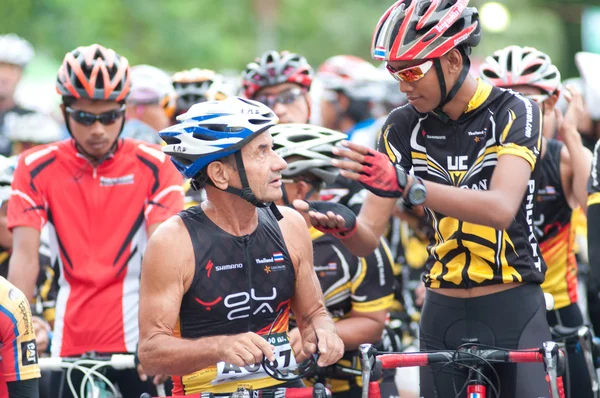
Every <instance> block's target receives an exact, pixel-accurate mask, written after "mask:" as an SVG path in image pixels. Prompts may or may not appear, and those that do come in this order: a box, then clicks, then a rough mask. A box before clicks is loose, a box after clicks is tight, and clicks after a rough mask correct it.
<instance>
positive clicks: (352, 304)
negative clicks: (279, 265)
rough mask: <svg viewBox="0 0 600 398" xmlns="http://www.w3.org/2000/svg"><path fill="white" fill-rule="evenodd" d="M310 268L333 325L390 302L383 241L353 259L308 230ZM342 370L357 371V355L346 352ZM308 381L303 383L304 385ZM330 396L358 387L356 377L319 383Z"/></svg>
mask: <svg viewBox="0 0 600 398" xmlns="http://www.w3.org/2000/svg"><path fill="white" fill-rule="evenodd" d="M310 235H311V238H312V240H313V251H314V267H315V272H316V274H317V276H318V278H319V282H320V283H321V288H322V290H323V295H324V297H325V306H326V307H327V310H328V311H329V312H330V313H331V316H332V317H333V319H334V321H336V322H337V321H339V320H341V319H345V318H347V317H348V316H350V315H351V313H352V312H354V313H356V312H376V311H381V310H387V309H388V308H389V307H390V305H391V304H392V301H393V299H394V275H393V272H392V257H391V253H390V250H389V247H388V246H387V244H386V242H385V240H383V239H382V240H381V242H380V244H379V247H378V248H377V249H376V250H375V251H374V252H373V254H371V255H370V256H368V257H366V258H360V257H356V256H354V255H353V254H352V253H351V252H350V251H349V250H348V249H347V248H346V247H345V246H344V245H343V244H342V242H341V241H340V240H339V239H338V238H335V237H334V236H332V235H329V234H323V233H322V232H320V231H317V230H316V229H314V228H311V230H310ZM338 363H339V364H340V365H342V366H346V367H351V368H355V369H359V368H360V366H359V365H360V364H359V360H358V351H357V350H353V351H346V352H345V353H344V356H343V357H342V359H341V360H340V361H339V362H338ZM311 380H313V381H314V379H310V378H309V380H307V382H308V384H310V383H311ZM319 381H321V382H324V383H325V384H326V387H328V388H329V389H331V391H332V392H342V391H348V390H349V389H350V388H351V387H353V386H357V385H358V386H360V377H358V378H352V379H351V380H349V379H344V380H341V379H331V378H326V379H325V380H319Z"/></svg>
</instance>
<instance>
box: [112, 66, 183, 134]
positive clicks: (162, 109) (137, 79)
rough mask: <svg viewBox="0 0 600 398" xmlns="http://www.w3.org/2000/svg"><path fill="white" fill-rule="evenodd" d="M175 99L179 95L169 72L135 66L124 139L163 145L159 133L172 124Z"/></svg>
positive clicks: (126, 114) (126, 112) (126, 113)
mask: <svg viewBox="0 0 600 398" xmlns="http://www.w3.org/2000/svg"><path fill="white" fill-rule="evenodd" d="M176 100H177V94H176V93H175V89H174V88H173V84H172V83H171V77H170V76H169V75H168V74H167V73H165V72H163V71H162V70H160V69H158V68H156V67H154V66H150V65H136V66H134V67H132V68H131V92H130V94H129V97H127V108H126V111H125V119H126V122H125V127H124V128H123V133H122V137H123V138H125V137H128V138H135V139H138V140H142V141H146V142H149V143H152V144H160V137H159V136H158V132H159V131H160V130H162V129H164V128H167V127H169V126H170V125H171V119H172V118H173V115H174V114H175V102H176Z"/></svg>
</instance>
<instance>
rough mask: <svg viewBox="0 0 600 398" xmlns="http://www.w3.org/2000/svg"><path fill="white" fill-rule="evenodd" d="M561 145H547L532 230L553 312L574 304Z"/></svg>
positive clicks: (571, 238) (554, 142)
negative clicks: (544, 272)
mask: <svg viewBox="0 0 600 398" xmlns="http://www.w3.org/2000/svg"><path fill="white" fill-rule="evenodd" d="M563 145H564V144H563V143H562V142H560V141H557V140H548V141H547V142H546V150H545V153H544V156H543V157H542V158H541V165H542V176H541V178H540V182H539V184H540V186H539V190H538V196H537V205H536V209H535V214H536V216H535V230H536V232H537V236H538V241H539V243H540V249H541V251H542V256H543V257H544V260H545V261H546V265H547V266H548V270H547V271H546V280H545V281H544V283H543V284H542V289H543V290H544V292H545V293H549V294H551V295H552V296H553V297H554V309H555V310H559V309H561V308H564V307H567V306H568V305H570V304H573V303H576V302H577V261H576V259H575V251H574V242H575V228H573V227H572V224H571V216H572V213H573V211H572V210H571V206H570V205H569V202H568V201H567V198H566V195H565V192H564V190H563V186H562V181H561V178H560V152H561V150H562V148H563Z"/></svg>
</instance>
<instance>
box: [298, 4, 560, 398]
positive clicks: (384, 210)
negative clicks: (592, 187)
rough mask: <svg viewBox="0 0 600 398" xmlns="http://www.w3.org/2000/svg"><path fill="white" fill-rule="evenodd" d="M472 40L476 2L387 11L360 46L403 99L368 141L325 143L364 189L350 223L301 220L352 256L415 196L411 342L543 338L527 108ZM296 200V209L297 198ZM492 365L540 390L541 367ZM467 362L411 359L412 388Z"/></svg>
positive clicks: (439, 345) (433, 389)
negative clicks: (423, 250)
mask: <svg viewBox="0 0 600 398" xmlns="http://www.w3.org/2000/svg"><path fill="white" fill-rule="evenodd" d="M479 41H480V27H479V18H478V13H477V10H476V9H475V8H471V7H467V1H464V0H459V1H457V0H442V1H431V0H412V1H404V0H402V1H399V2H397V3H396V4H394V5H393V6H392V7H390V8H389V9H388V10H387V11H386V13H385V14H384V15H383V16H382V17H381V19H380V20H379V23H378V24H377V27H376V29H375V33H374V36H373V42H372V54H373V56H374V57H375V58H376V59H380V60H385V61H386V62H387V67H388V70H389V71H390V73H392V74H393V75H394V76H395V77H396V78H397V79H398V80H399V81H400V89H401V90H402V91H403V92H405V93H406V94H407V97H408V100H409V104H408V105H407V106H404V107H401V108H398V109H396V110H394V111H393V112H392V113H391V114H390V115H389V117H388V120H387V122H386V124H385V125H384V127H383V133H382V136H381V139H380V142H379V152H377V151H373V150H369V149H367V148H365V147H360V146H358V145H354V144H349V143H348V144H346V146H347V148H348V149H346V150H337V151H336V153H337V154H339V155H343V156H345V157H347V158H348V159H347V160H344V161H334V162H333V164H334V165H336V166H338V167H340V168H342V169H343V170H342V172H341V173H342V175H344V176H346V177H349V178H352V179H355V180H358V181H360V182H362V183H363V184H364V185H365V186H366V187H368V189H370V190H371V191H372V192H373V193H374V194H369V196H368V197H367V199H366V201H365V204H364V205H363V207H362V209H361V212H360V214H359V216H358V222H357V224H356V226H355V227H354V228H352V225H350V224H346V222H345V221H344V219H343V218H342V217H341V216H339V215H336V214H334V213H331V212H330V213H327V214H323V213H319V212H315V211H312V212H310V213H309V214H310V215H311V219H312V222H313V225H315V226H317V227H318V228H322V229H324V230H328V229H329V230H331V229H333V230H335V231H336V233H338V234H341V235H345V237H346V239H345V240H344V243H345V245H346V246H347V247H348V248H350V249H351V250H352V251H353V252H354V253H355V254H358V255H361V254H364V253H368V252H370V251H371V250H373V248H374V247H376V245H377V242H378V238H379V236H380V235H381V234H382V233H383V231H384V228H385V226H386V224H387V221H388V219H389V217H390V215H391V214H392V211H393V208H394V206H395V204H396V198H398V197H400V196H404V197H405V199H406V200H407V201H408V202H409V203H410V204H411V205H413V206H416V205H424V206H425V207H426V211H427V216H428V219H429V220H430V222H431V224H432V227H433V229H434V234H433V237H432V246H431V248H430V250H429V255H430V256H429V259H428V261H427V272H426V274H425V275H424V281H425V283H426V285H427V287H428V290H427V293H426V299H425V304H424V307H423V313H422V318H421V336H420V338H421V349H423V350H430V349H455V348H456V347H457V346H459V345H461V344H462V343H463V342H464V339H477V340H478V341H479V342H480V343H483V344H488V345H494V346H500V347H505V348H528V347H539V346H541V344H542V342H544V341H545V340H548V339H550V333H549V328H548V323H547V321H546V316H545V303H544V296H543V293H542V290H541V288H540V286H539V285H540V284H541V283H542V282H543V280H544V273H545V271H546V265H545V263H544V260H543V259H542V257H541V253H540V251H539V248H538V244H537V240H536V237H535V233H534V227H535V225H534V224H533V207H534V201H535V195H536V191H537V179H538V175H539V165H538V162H537V161H538V158H539V151H540V141H541V125H540V110H539V107H538V106H537V105H536V104H535V103H534V102H532V101H530V100H528V99H526V98H524V97H522V96H520V95H516V94H514V93H512V92H509V91H504V90H501V89H497V88H494V87H492V86H491V85H489V84H488V83H485V82H483V81H481V80H479V81H477V80H476V79H475V78H474V77H472V76H470V75H469V74H468V71H469V58H468V54H469V53H470V49H471V47H473V46H475V45H477V44H478V43H479ZM411 169H412V170H413V172H414V176H412V175H408V174H407V172H408V171H409V170H411ZM296 207H297V208H299V209H301V210H304V211H308V210H309V209H308V206H307V205H306V204H305V203H302V202H297V206H296ZM496 369H497V372H498V374H499V376H500V382H501V385H502V391H503V393H506V394H507V396H511V397H518V398H521V397H523V398H525V397H532V396H533V397H546V396H548V386H547V385H546V383H545V381H544V369H543V367H542V366H531V365H516V366H512V365H508V366H501V367H500V366H499V367H497V368H496ZM438 372H439V373H438ZM467 373H468V371H466V370H465V369H464V368H463V369H461V368H453V369H451V368H449V367H443V368H441V367H439V366H432V367H430V368H421V395H422V396H423V397H425V398H429V397H434V396H438V397H454V396H455V393H454V386H455V385H456V386H462V384H463V383H464V381H465V379H466V377H467V376H468V375H467ZM434 374H435V376H436V377H434ZM459 388H460V387H459ZM436 394H437V395H436Z"/></svg>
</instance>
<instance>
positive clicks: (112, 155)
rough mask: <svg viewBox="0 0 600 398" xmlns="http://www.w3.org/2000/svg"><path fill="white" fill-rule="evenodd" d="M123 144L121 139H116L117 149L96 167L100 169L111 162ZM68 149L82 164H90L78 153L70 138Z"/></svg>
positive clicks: (73, 141)
mask: <svg viewBox="0 0 600 398" xmlns="http://www.w3.org/2000/svg"><path fill="white" fill-rule="evenodd" d="M124 144H125V142H124V140H123V138H118V142H117V149H116V150H115V151H114V152H113V153H111V154H110V155H109V156H108V158H106V160H105V161H104V162H102V163H101V164H99V165H98V166H96V167H101V166H102V165H104V164H107V163H109V162H110V161H111V160H113V159H114V158H115V155H116V154H117V152H119V150H120V149H121V148H122V147H123V145H124ZM69 149H70V150H71V151H72V153H73V155H74V156H75V158H77V159H79V160H80V161H81V162H82V163H90V164H91V161H90V160H89V159H88V158H87V157H85V155H83V154H82V153H81V152H79V151H78V150H77V144H76V143H75V140H74V139H73V138H71V139H70V140H69Z"/></svg>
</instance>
